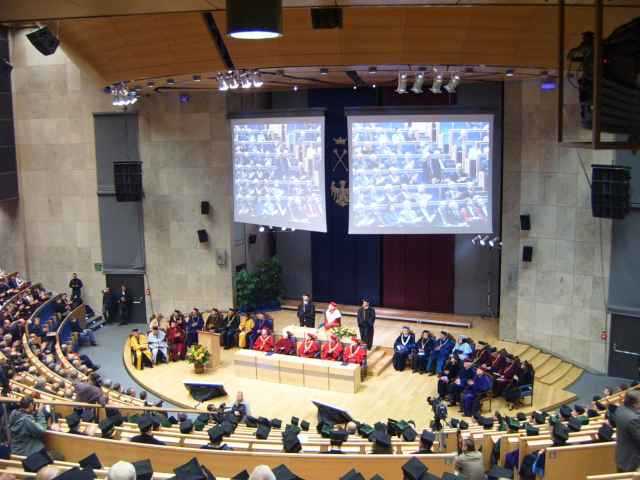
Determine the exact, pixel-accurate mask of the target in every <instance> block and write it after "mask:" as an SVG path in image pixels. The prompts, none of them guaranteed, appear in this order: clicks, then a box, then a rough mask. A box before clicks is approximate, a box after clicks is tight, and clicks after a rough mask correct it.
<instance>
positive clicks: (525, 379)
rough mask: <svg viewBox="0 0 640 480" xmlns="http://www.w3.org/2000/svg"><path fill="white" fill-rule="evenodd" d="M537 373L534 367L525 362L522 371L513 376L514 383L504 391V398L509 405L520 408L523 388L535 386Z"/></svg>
mask: <svg viewBox="0 0 640 480" xmlns="http://www.w3.org/2000/svg"><path fill="white" fill-rule="evenodd" d="M535 374H536V372H535V371H534V369H533V366H532V365H531V364H530V363H529V362H528V361H526V360H525V361H524V362H523V363H522V366H521V367H520V371H519V372H518V373H517V374H516V375H514V376H513V381H512V382H511V384H510V385H509V386H508V387H507V388H506V389H505V390H504V392H503V394H502V396H503V397H504V398H505V400H506V401H507V402H509V403H512V404H513V406H514V407H517V406H519V405H520V404H521V403H522V391H521V388H522V387H523V386H526V385H533V382H534V379H535Z"/></svg>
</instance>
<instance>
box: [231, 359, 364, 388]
mask: <svg viewBox="0 0 640 480" xmlns="http://www.w3.org/2000/svg"><path fill="white" fill-rule="evenodd" d="M233 364H234V369H235V372H236V375H238V376H239V377H242V378H249V379H251V380H256V379H258V380H264V381H267V382H273V383H284V384H287V385H299V386H305V387H309V388H317V389H320V390H332V391H334V392H343V393H356V392H357V391H358V389H359V388H360V381H361V380H360V365H356V364H353V363H348V364H344V363H341V362H333V361H330V360H320V359H317V358H302V357H296V356H293V355H280V354H279V353H271V354H267V353H265V352H258V351H255V350H237V351H236V352H235V353H234V356H233Z"/></svg>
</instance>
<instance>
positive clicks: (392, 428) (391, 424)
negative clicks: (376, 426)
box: [387, 418, 402, 436]
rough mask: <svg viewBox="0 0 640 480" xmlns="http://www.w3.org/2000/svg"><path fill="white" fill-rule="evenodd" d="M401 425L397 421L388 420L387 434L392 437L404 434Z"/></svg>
mask: <svg viewBox="0 0 640 480" xmlns="http://www.w3.org/2000/svg"><path fill="white" fill-rule="evenodd" d="M399 423H400V422H398V421H397V420H394V419H392V418H389V419H388V420H387V433H388V434H389V435H391V436H396V435H400V434H401V433H402V428H400V425H399Z"/></svg>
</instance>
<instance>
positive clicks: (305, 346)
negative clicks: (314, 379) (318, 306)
mask: <svg viewBox="0 0 640 480" xmlns="http://www.w3.org/2000/svg"><path fill="white" fill-rule="evenodd" d="M319 352H320V342H318V337H316V336H315V335H314V334H313V333H311V332H307V336H306V337H305V339H304V340H303V341H302V343H300V347H298V356H299V357H302V358H316V357H317V355H318V353H319Z"/></svg>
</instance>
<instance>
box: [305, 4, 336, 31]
mask: <svg viewBox="0 0 640 480" xmlns="http://www.w3.org/2000/svg"><path fill="white" fill-rule="evenodd" d="M311 26H312V27H313V28H314V29H316V30H319V29H328V28H342V8H340V7H327V8H312V9H311Z"/></svg>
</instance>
